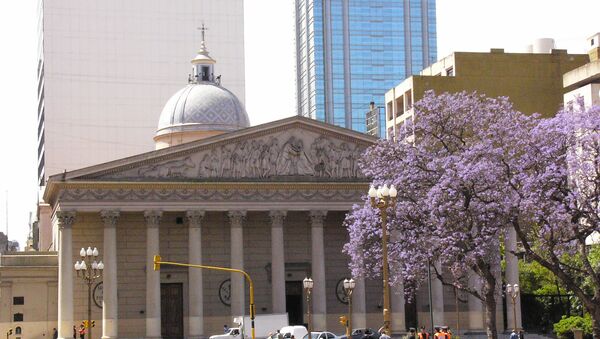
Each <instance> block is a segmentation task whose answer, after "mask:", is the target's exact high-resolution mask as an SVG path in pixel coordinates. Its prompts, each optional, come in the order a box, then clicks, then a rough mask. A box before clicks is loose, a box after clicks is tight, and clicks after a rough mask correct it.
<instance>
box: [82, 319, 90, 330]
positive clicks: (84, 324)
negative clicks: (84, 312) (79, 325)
mask: <svg viewBox="0 0 600 339" xmlns="http://www.w3.org/2000/svg"><path fill="white" fill-rule="evenodd" d="M83 328H89V323H88V321H87V320H84V321H83Z"/></svg>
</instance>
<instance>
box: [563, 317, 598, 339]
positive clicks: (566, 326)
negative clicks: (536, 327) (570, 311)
mask: <svg viewBox="0 0 600 339" xmlns="http://www.w3.org/2000/svg"><path fill="white" fill-rule="evenodd" d="M574 328H579V329H582V330H583V334H584V337H585V336H587V335H588V334H591V333H592V318H591V317H590V315H589V314H586V315H585V316H583V317H580V316H572V317H567V316H564V315H563V317H562V319H561V320H560V321H559V322H557V323H556V324H554V332H555V333H556V335H557V336H558V337H559V338H562V339H573V331H572V329H574Z"/></svg>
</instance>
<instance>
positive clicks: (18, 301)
mask: <svg viewBox="0 0 600 339" xmlns="http://www.w3.org/2000/svg"><path fill="white" fill-rule="evenodd" d="M13 305H25V297H13Z"/></svg>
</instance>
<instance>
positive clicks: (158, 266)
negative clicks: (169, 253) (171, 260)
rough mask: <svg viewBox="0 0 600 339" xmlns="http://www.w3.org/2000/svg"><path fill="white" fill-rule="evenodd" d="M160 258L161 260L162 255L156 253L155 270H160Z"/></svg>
mask: <svg viewBox="0 0 600 339" xmlns="http://www.w3.org/2000/svg"><path fill="white" fill-rule="evenodd" d="M160 260H161V257H160V255H155V256H154V270H155V271H158V270H160V263H159V262H160Z"/></svg>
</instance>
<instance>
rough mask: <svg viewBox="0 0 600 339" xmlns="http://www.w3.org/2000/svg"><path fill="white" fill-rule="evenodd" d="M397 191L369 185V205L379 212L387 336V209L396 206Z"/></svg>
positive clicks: (388, 302)
mask: <svg viewBox="0 0 600 339" xmlns="http://www.w3.org/2000/svg"><path fill="white" fill-rule="evenodd" d="M397 195H398V191H396V187H394V185H391V186H390V188H388V187H387V185H385V184H384V185H383V186H380V187H378V188H377V189H375V187H374V186H372V185H371V188H370V189H369V197H370V199H371V206H372V207H373V208H375V207H376V208H378V209H379V211H380V212H381V251H382V254H383V332H384V333H385V334H387V335H388V336H389V335H391V333H390V323H391V321H390V285H389V267H388V246H387V242H388V241H387V209H388V208H390V207H391V208H394V206H396V196H397Z"/></svg>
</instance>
